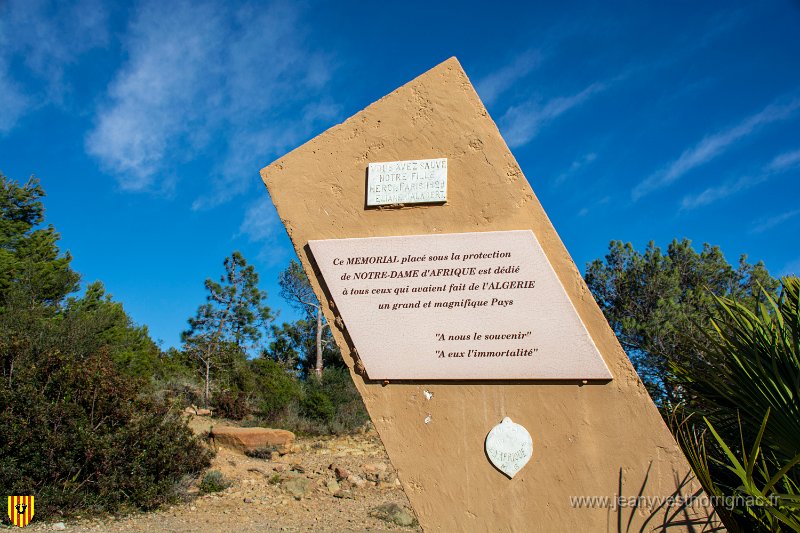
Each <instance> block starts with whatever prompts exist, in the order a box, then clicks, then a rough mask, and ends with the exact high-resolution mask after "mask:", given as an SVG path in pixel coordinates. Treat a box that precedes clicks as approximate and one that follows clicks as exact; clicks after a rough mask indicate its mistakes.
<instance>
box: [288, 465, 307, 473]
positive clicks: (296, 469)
mask: <svg viewBox="0 0 800 533" xmlns="http://www.w3.org/2000/svg"><path fill="white" fill-rule="evenodd" d="M289 470H292V471H294V472H298V473H300V474H305V473H306V469H305V468H303V465H301V464H297V463H295V464H293V465H292V466H291V468H290V469H289Z"/></svg>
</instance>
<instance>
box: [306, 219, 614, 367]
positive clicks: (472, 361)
mask: <svg viewBox="0 0 800 533" xmlns="http://www.w3.org/2000/svg"><path fill="white" fill-rule="evenodd" d="M309 246H310V247H311V251H312V253H313V255H314V259H315V261H316V262H317V265H318V266H319V269H320V271H321V272H322V275H323V278H324V280H325V283H326V284H327V286H328V289H329V291H330V293H331V295H332V296H333V299H334V301H335V303H336V307H337V309H338V310H339V312H340V313H341V316H342V319H343V320H344V324H345V327H346V328H347V331H348V333H349V335H350V338H351V339H352V341H353V343H354V344H355V347H356V349H357V350H358V354H359V356H360V358H361V361H362V362H363V364H364V368H365V369H366V371H367V375H368V376H369V378H370V379H477V380H485V379H611V374H610V372H609V371H608V368H607V367H606V364H605V362H604V361H603V358H602V357H601V355H600V353H599V351H598V350H597V347H596V346H595V344H594V342H593V341H592V338H591V337H590V336H589V332H588V331H587V330H586V327H585V326H584V325H583V322H581V319H580V317H578V314H577V312H576V311H575V308H574V307H573V305H572V302H570V300H569V297H568V296H567V294H566V292H565V291H564V288H563V287H562V286H561V282H560V281H559V280H558V277H557V276H556V273H555V271H554V270H553V268H552V267H551V266H550V263H549V261H548V260H547V257H546V256H545V255H544V251H543V250H542V247H541V246H540V245H539V242H538V241H537V240H536V237H535V236H534V235H533V232H531V231H530V230H524V231H495V232H485V233H455V234H447V235H410V236H402V237H373V238H363V239H331V240H322V241H310V242H309Z"/></svg>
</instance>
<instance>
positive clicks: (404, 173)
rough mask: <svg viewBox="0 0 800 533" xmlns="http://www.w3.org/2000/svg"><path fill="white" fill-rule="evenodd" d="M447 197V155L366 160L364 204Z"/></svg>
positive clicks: (421, 201)
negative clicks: (368, 161)
mask: <svg viewBox="0 0 800 533" xmlns="http://www.w3.org/2000/svg"><path fill="white" fill-rule="evenodd" d="M445 201H447V158H444V157H441V158H439V159H413V160H410V161H387V162H385V163H370V164H369V168H368V170H367V205H368V206H374V205H391V204H428V203H442V202H445Z"/></svg>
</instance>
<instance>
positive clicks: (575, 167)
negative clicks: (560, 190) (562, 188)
mask: <svg viewBox="0 0 800 533" xmlns="http://www.w3.org/2000/svg"><path fill="white" fill-rule="evenodd" d="M595 159H597V154H596V153H594V152H589V153H588V154H585V155H583V156H581V157H579V158H578V159H576V160H575V161H573V162H572V164H570V166H569V168H568V169H567V170H565V171H564V172H562V173H561V174H559V175H558V176H557V177H556V179H555V180H553V185H554V186H558V185H561V184H562V183H564V182H565V181H566V180H567V178H569V177H571V176H573V175H574V174H576V173H577V172H580V170H581V169H583V168H585V167H586V165H589V164H591V163H592V162H593V161H594V160H595Z"/></svg>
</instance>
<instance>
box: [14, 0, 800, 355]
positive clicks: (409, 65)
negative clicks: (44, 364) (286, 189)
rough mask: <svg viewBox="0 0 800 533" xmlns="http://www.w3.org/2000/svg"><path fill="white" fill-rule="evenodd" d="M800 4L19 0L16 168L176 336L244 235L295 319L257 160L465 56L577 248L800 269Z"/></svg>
mask: <svg viewBox="0 0 800 533" xmlns="http://www.w3.org/2000/svg"><path fill="white" fill-rule="evenodd" d="M798 35H800V2H797V1H788V0H787V1H775V2H771V1H765V2H730V1H719V2H713V1H708V2H689V1H685V2H684V1H680V2H679V1H674V2H634V1H631V2H624V3H616V2H613V3H612V2H603V3H596V2H584V3H579V2H576V3H573V2H548V3H543V2H541V3H540V2H520V3H518V4H515V3H503V2H479V3H474V4H472V3H468V2H460V3H452V4H449V5H446V4H444V3H441V4H439V3H429V2H420V3H414V2H402V3H397V4H391V3H384V2H369V3H367V2H345V1H336V2H333V1H326V2H305V3H301V2H232V1H222V0H198V1H193V2H188V1H177V0H176V1H170V2H164V1H140V2H127V3H125V2H122V3H112V2H102V1H100V0H76V1H74V2H55V1H53V2H49V1H43V0H0V171H2V172H3V173H4V174H5V175H6V176H9V177H11V178H14V179H17V180H25V179H27V177H28V176H30V175H31V174H34V175H36V176H37V177H38V178H40V179H41V181H42V183H43V185H44V187H45V189H46V191H47V193H48V197H47V199H46V206H47V217H48V220H49V222H50V223H52V224H54V225H55V226H56V228H57V229H58V230H59V231H60V233H61V235H62V241H61V246H62V249H65V250H69V251H70V252H71V253H72V254H73V256H74V261H73V265H74V267H75V268H76V269H77V270H78V271H79V272H81V273H82V274H83V281H84V282H90V281H94V280H101V281H103V282H104V283H105V284H106V286H107V288H108V290H109V291H110V292H111V293H112V294H113V295H114V296H115V298H117V299H119V300H121V301H123V302H124V304H125V307H126V309H127V310H128V311H129V313H130V314H131V315H132V316H133V317H134V319H135V320H136V321H137V322H139V323H142V324H147V325H148V327H149V328H150V330H151V333H152V334H153V336H154V338H156V339H160V340H162V341H163V343H164V346H165V347H166V346H171V345H176V344H177V343H178V342H179V335H180V331H181V330H182V329H184V328H185V325H186V320H187V318H188V317H189V316H190V315H192V314H193V313H194V311H195V310H196V308H197V306H198V305H199V304H201V303H202V302H203V299H204V296H205V295H204V292H203V280H204V279H205V278H207V277H212V276H213V277H217V276H218V275H220V274H221V272H222V260H223V259H224V257H225V256H226V255H229V254H230V253H231V252H232V251H233V250H235V249H240V250H241V251H242V252H243V253H244V255H245V257H247V258H248V259H249V260H250V261H251V262H252V263H254V264H255V265H256V267H257V268H258V270H259V272H260V273H261V276H262V281H263V288H265V289H266V290H267V291H268V293H269V294H270V301H271V304H272V305H273V307H275V308H276V309H281V318H282V319H291V318H294V317H295V314H294V312H292V311H291V310H290V309H288V308H287V307H286V306H285V305H284V304H283V302H281V300H280V298H279V296H278V288H277V281H276V280H277V274H278V272H279V271H280V270H281V269H283V268H284V267H285V265H286V264H287V263H288V261H289V259H290V258H292V257H293V256H294V255H293V251H292V249H291V247H290V244H289V241H288V238H287V237H286V235H285V232H284V230H283V227H282V226H281V224H280V222H279V221H278V219H277V215H276V214H275V212H274V209H273V208H272V206H271V204H270V203H269V200H268V197H267V195H266V191H265V189H264V187H263V185H262V183H261V181H260V179H259V176H258V171H259V169H261V168H262V167H263V166H265V165H266V164H268V163H270V162H271V161H273V160H274V159H276V158H277V157H280V156H281V155H283V154H284V153H285V152H287V151H289V150H291V149H292V148H294V147H295V146H297V145H299V144H301V143H302V142H304V141H306V140H308V139H310V138H311V137H313V136H315V135H317V134H319V133H321V132H322V131H324V130H325V129H327V128H329V127H330V126H332V125H335V124H337V123H339V122H341V121H342V120H344V119H346V118H347V117H348V116H350V115H352V114H354V113H356V112H357V111H359V110H360V109H362V108H363V107H365V106H366V105H368V104H370V103H371V102H373V101H374V100H376V99H378V98H380V97H381V96H383V95H384V94H386V93H388V92H390V91H392V90H394V89H395V88H397V87H398V86H400V85H402V84H403V83H405V82H407V81H409V80H410V79H412V78H414V77H415V76H417V75H418V74H420V73H422V72H424V71H425V70H427V69H429V68H431V67H433V66H434V65H436V64H437V63H439V62H440V61H443V60H444V59H447V58H448V57H450V56H453V55H455V56H457V57H458V58H459V60H460V61H461V63H462V65H463V66H464V68H465V70H466V71H467V74H468V75H469V76H470V78H471V79H472V81H473V83H474V84H475V85H476V87H477V90H478V93H479V94H480V96H481V97H482V98H483V100H484V102H485V103H486V105H487V107H488V109H489V111H490V113H491V114H492V116H493V118H494V119H495V121H496V122H497V124H498V126H499V127H500V130H501V132H502V133H503V135H504V137H505V139H506V141H507V142H508V144H509V146H510V147H511V149H512V151H513V152H514V155H515V156H516V158H517V160H518V161H519V163H520V165H521V166H522V169H523V171H524V172H525V174H526V176H527V177H528V179H529V180H530V182H531V185H532V186H533V189H534V191H535V192H536V193H537V195H538V197H539V199H540V200H541V202H542V203H543V205H544V207H545V209H546V210H547V212H548V214H549V216H550V218H551V220H552V221H553V223H554V225H555V227H556V229H557V230H558V231H559V233H560V235H561V237H562V239H563V240H564V243H565V244H566V246H567V248H568V250H569V251H570V253H571V254H572V256H573V258H574V259H575V261H576V263H577V264H578V266H579V268H581V269H583V267H584V265H585V263H586V262H587V261H590V260H592V259H594V258H596V257H600V256H602V255H603V254H604V253H605V251H606V249H607V246H608V242H609V241H610V240H611V239H621V240H623V241H631V242H633V243H634V245H635V246H636V247H637V248H639V249H642V248H643V247H644V246H645V245H646V244H647V242H648V241H650V240H654V241H655V242H656V243H658V244H660V245H663V246H666V244H667V243H668V242H669V241H670V240H672V239H673V238H675V237H678V238H680V237H687V238H690V239H692V241H694V242H695V244H696V245H698V246H699V245H701V244H702V243H703V242H709V243H712V244H717V245H719V246H720V247H721V248H722V250H723V252H725V254H726V257H727V258H728V260H729V261H732V262H733V261H736V260H737V259H738V257H739V255H740V254H748V256H749V258H750V260H751V261H755V260H763V261H764V262H765V263H766V265H767V267H768V268H769V270H770V271H771V272H772V273H773V274H776V275H777V274H785V273H790V272H794V273H799V272H800V247H798V243H799V242H800V238H798V237H799V236H800V202H799V201H798V196H799V195H798V193H799V192H800V39H798Z"/></svg>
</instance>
